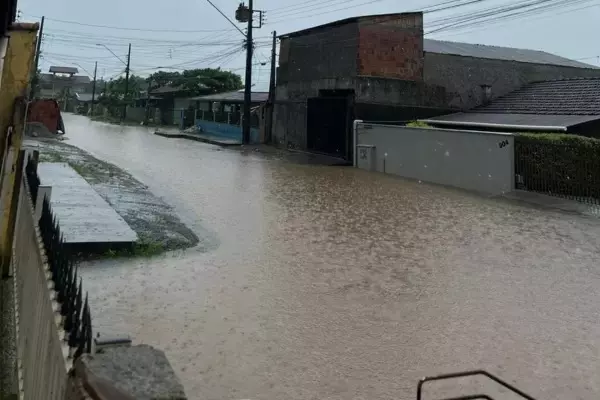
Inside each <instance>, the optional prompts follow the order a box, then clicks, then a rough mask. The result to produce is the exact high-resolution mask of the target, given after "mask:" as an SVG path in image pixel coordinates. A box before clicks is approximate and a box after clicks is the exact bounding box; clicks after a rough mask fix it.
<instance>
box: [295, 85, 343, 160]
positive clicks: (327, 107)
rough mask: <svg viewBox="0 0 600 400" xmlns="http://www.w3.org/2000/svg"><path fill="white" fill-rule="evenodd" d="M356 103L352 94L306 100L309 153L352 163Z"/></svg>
mask: <svg viewBox="0 0 600 400" xmlns="http://www.w3.org/2000/svg"><path fill="white" fill-rule="evenodd" d="M353 102H354V96H353V94H352V95H350V94H349V95H344V94H341V96H340V94H338V96H336V97H333V96H332V97H313V98H310V99H308V100H307V121H306V130H307V147H308V149H309V150H310V151H314V152H317V153H324V154H327V155H331V156H334V157H340V158H343V159H345V160H351V159H352V139H351V138H352V119H353V116H352V109H353Z"/></svg>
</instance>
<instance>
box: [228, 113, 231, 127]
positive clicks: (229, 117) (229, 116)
mask: <svg viewBox="0 0 600 400" xmlns="http://www.w3.org/2000/svg"><path fill="white" fill-rule="evenodd" d="M230 124H231V112H228V113H227V125H230Z"/></svg>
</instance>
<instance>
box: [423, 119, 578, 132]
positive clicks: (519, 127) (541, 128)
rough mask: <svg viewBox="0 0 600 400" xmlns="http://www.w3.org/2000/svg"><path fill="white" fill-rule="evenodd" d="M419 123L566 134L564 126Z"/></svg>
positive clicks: (457, 122)
mask: <svg viewBox="0 0 600 400" xmlns="http://www.w3.org/2000/svg"><path fill="white" fill-rule="evenodd" d="M419 122H424V123H426V124H431V125H446V126H463V127H467V128H468V127H473V128H494V129H511V130H524V131H540V132H566V131H567V127H566V126H549V125H511V124H492V123H487V122H460V121H440V120H436V119H420V120H419Z"/></svg>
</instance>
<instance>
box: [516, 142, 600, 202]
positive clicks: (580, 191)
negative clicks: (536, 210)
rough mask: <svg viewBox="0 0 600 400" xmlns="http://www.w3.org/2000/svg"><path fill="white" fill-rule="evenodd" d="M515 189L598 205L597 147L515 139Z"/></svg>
mask: <svg viewBox="0 0 600 400" xmlns="http://www.w3.org/2000/svg"><path fill="white" fill-rule="evenodd" d="M515 180H516V181H515V184H516V188H517V189H521V190H528V191H533V192H539V193H543V194H547V195H551V196H557V197H563V198H567V199H572V200H576V201H580V202H582V203H587V204H591V205H600V146H595V145H593V144H592V143H586V142H584V141H582V142H581V143H577V142H575V141H574V142H573V143H563V142H558V141H557V142H556V143H554V142H551V141H535V140H530V139H523V138H519V137H518V136H517V137H515Z"/></svg>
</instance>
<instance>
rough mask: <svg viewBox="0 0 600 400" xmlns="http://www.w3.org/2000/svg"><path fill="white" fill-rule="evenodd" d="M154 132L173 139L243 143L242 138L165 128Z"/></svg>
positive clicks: (222, 143)
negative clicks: (165, 129)
mask: <svg viewBox="0 0 600 400" xmlns="http://www.w3.org/2000/svg"><path fill="white" fill-rule="evenodd" d="M154 134H155V135H158V136H163V137H167V138H172V139H189V140H195V141H197V142H203V143H208V144H214V145H217V146H240V145H241V144H242V142H241V140H235V139H227V138H223V137H220V136H213V135H206V134H203V133H186V132H174V131H171V132H168V131H164V130H163V131H156V132H154Z"/></svg>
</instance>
